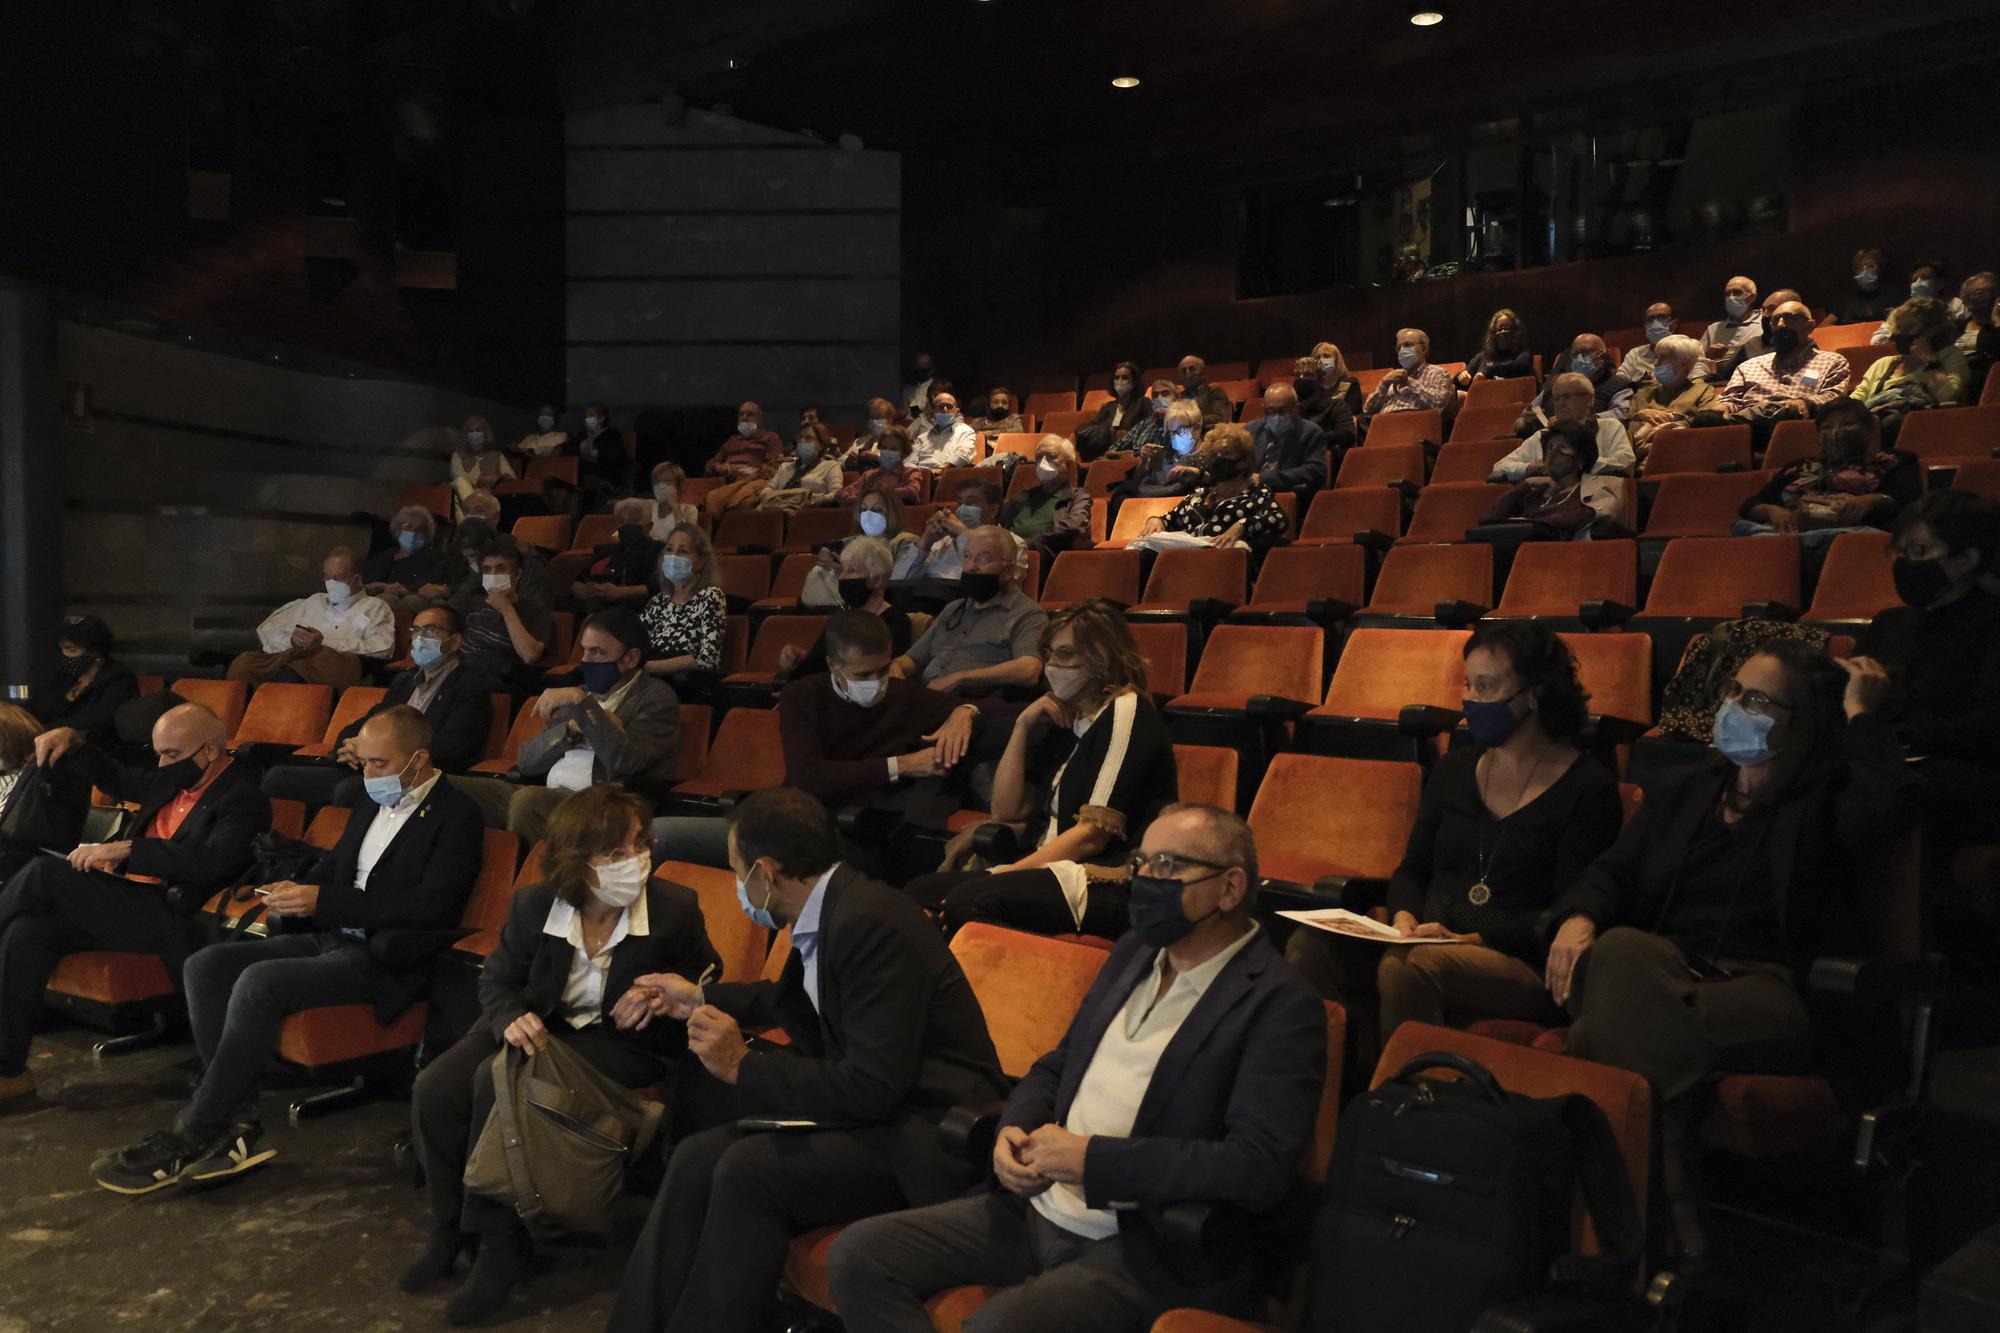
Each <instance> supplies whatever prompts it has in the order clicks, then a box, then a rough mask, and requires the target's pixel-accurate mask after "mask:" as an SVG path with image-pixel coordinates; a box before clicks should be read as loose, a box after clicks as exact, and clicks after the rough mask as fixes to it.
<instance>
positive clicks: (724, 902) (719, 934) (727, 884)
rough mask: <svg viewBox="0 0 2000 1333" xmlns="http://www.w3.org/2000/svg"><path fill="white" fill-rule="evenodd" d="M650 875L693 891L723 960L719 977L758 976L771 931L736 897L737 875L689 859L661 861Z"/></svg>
mask: <svg viewBox="0 0 2000 1333" xmlns="http://www.w3.org/2000/svg"><path fill="white" fill-rule="evenodd" d="M653 878H655V879H663V880H666V881H667V882H668V883H670V884H679V885H681V886H683V887H684V888H687V889H690V890H692V891H693V893H694V896H695V900H696V901H697V902H698V903H699V904H700V905H701V918H702V921H703V922H704V923H705V924H706V925H707V927H708V942H709V943H710V944H712V945H714V946H715V952H716V956H717V957H719V958H720V959H721V960H722V972H721V975H720V978H719V979H720V980H721V981H724V982H729V983H732V984H733V983H737V982H749V981H755V980H757V976H758V973H759V972H761V971H762V970H763V967H764V959H765V958H766V957H767V956H768V955H769V954H770V951H771V932H770V931H768V930H766V929H764V928H763V927H762V926H760V925H758V924H757V923H756V922H754V921H752V920H751V919H750V918H749V917H748V916H746V915H745V914H744V912H743V908H742V907H741V906H740V905H739V904H738V903H737V901H736V875H735V874H734V872H732V871H728V870H719V869H717V868H716V867H714V866H703V865H695V864H694V863H693V862H690V861H662V862H660V864H659V866H658V867H657V868H656V869H655V870H654V871H653Z"/></svg>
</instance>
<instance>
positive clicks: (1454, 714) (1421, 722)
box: [1396, 704, 1460, 740]
mask: <svg viewBox="0 0 2000 1333" xmlns="http://www.w3.org/2000/svg"><path fill="white" fill-rule="evenodd" d="M1459 717H1460V713H1459V711H1458V710H1457V709H1456V708H1440V707H1438V706H1437V705H1436V704H1406V705H1404V707H1403V711H1401V712H1400V713H1398V714H1396V730H1397V731H1400V732H1402V733H1403V734H1404V735H1405V736H1414V737H1416V738H1417V739H1418V740H1432V739H1434V738H1436V737H1438V736H1442V735H1444V734H1445V733H1446V732H1447V731H1450V730H1451V729H1452V728H1453V727H1455V726H1457V725H1458V719H1459Z"/></svg>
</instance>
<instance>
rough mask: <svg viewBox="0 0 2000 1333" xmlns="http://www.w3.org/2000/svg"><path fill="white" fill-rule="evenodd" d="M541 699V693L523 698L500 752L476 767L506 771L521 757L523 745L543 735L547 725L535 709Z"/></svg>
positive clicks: (493, 770)
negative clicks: (543, 729)
mask: <svg viewBox="0 0 2000 1333" xmlns="http://www.w3.org/2000/svg"><path fill="white" fill-rule="evenodd" d="M541 701H542V696H541V695H539V694H531V695H529V696H528V697H527V698H525V699H523V700H522V701H521V707H520V711H518V712H516V713H515V714H514V723H513V725H512V726H510V727H508V728H507V739H506V740H505V741H503V742H501V745H500V753H499V754H497V755H495V756H494V757H493V758H492V759H490V760H487V761H485V762H483V763H480V764H476V765H474V767H475V768H478V769H481V770H484V771H488V772H498V773H504V772H506V771H507V770H508V769H510V768H512V767H513V766H514V761H515V760H516V759H518V758H520V757H521V747H522V746H523V745H526V744H527V743H528V742H529V741H531V740H533V739H534V738H535V737H537V736H539V735H541V734H542V728H543V727H544V726H545V725H546V723H544V722H543V721H542V716H541V714H539V713H537V712H536V711H535V705H536V704H538V703H540V702H541Z"/></svg>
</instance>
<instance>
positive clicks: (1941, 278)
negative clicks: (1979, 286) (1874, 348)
mask: <svg viewBox="0 0 2000 1333" xmlns="http://www.w3.org/2000/svg"><path fill="white" fill-rule="evenodd" d="M1988 276H1990V275H1988ZM1919 297H1921V298H1922V299H1924V300H1927V301H1942V302H1944V305H1945V313H1947V314H1948V315H1950V316H1951V318H1952V320H1953V321H1954V323H1957V324H1963V323H1965V321H1966V318H1967V314H1968V312H1967V311H1966V308H1965V302H1964V301H1963V300H1962V299H1961V298H1959V297H1956V296H1953V295H1951V274H1949V273H1947V272H1946V271H1945V267H1944V265H1943V264H1940V263H1938V261H1937V260H1935V259H1919V260H1918V261H1917V262H1916V264H1915V265H1914V266H1912V267H1911V269H1910V298H1911V299H1912V300H1915V299H1917V298H1919ZM1895 335H1896V330H1895V327H1894V326H1893V325H1892V324H1891V323H1890V322H1889V320H1888V318H1887V316H1884V317H1883V320H1882V323H1881V325H1880V326H1879V327H1877V328H1876V330H1875V332H1874V333H1872V334H1870V335H1869V338H1868V341H1869V342H1871V343H1888V342H1892V341H1894V339H1895Z"/></svg>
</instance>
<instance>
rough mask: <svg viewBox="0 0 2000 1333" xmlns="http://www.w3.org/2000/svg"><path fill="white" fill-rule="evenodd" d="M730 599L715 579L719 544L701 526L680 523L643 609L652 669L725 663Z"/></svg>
mask: <svg viewBox="0 0 2000 1333" xmlns="http://www.w3.org/2000/svg"><path fill="white" fill-rule="evenodd" d="M727 611H728V603H727V601H726V599H725V598H724V597H723V595H722V589H721V588H719V587H717V586H716V583H715V547H713V546H711V545H710V544H709V540H708V535H707V534H706V533H704V532H703V531H702V530H701V529H700V528H675V529H674V535H673V536H671V537H669V538H667V542H666V546H665V548H664V549H663V551H662V553H661V555H660V590H659V592H657V593H655V594H654V595H653V596H652V598H651V599H650V600H648V601H647V603H646V605H645V609H643V610H642V611H640V612H639V620H640V623H642V624H643V625H645V627H646V659H647V660H646V670H648V671H650V672H651V673H653V674H654V675H656V676H678V677H681V678H682V683H685V678H686V676H687V673H689V672H694V671H720V670H721V669H722V621H723V617H724V615H725V614H726V613H727Z"/></svg>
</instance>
